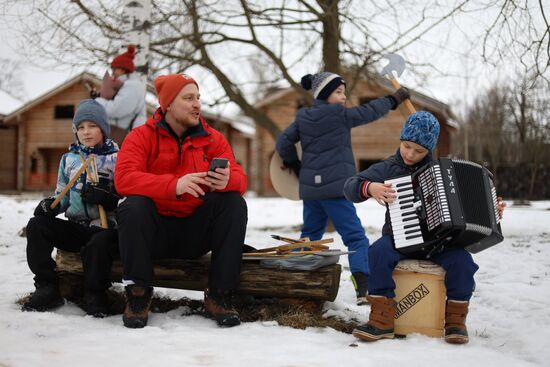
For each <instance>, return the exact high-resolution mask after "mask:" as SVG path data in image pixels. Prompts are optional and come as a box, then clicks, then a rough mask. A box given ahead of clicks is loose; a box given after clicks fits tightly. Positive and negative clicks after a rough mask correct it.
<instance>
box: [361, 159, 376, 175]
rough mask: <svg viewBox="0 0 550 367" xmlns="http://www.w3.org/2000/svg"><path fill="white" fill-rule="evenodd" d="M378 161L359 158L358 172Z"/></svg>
mask: <svg viewBox="0 0 550 367" xmlns="http://www.w3.org/2000/svg"><path fill="white" fill-rule="evenodd" d="M378 162H380V160H379V159H378V160H370V159H360V160H359V172H361V171H364V170H366V169H367V168H369V167H370V166H372V165H373V164H375V163H378Z"/></svg>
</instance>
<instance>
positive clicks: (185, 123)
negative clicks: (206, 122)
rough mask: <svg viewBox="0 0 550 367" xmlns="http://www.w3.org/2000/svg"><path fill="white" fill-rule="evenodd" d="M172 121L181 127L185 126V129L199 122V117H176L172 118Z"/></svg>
mask: <svg viewBox="0 0 550 367" xmlns="http://www.w3.org/2000/svg"><path fill="white" fill-rule="evenodd" d="M174 121H175V122H176V124H178V125H180V126H181V127H184V128H186V129H188V128H190V127H194V126H197V125H198V124H199V118H198V117H197V118H196V119H190V118H186V119H178V118H174Z"/></svg>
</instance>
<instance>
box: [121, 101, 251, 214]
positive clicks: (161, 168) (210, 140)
mask: <svg viewBox="0 0 550 367" xmlns="http://www.w3.org/2000/svg"><path fill="white" fill-rule="evenodd" d="M200 122H201V124H200V125H199V126H198V127H197V128H196V129H193V133H192V134H191V135H190V136H188V137H186V138H185V139H184V141H183V143H181V146H180V143H179V142H178V139H177V138H176V137H175V136H174V135H173V133H170V131H169V130H168V128H167V124H166V122H165V121H164V120H163V117H162V115H161V113H160V109H159V110H157V111H156V112H155V114H154V116H153V117H152V118H150V119H149V120H147V122H146V123H145V125H142V126H139V127H137V128H135V129H133V130H132V131H131V132H130V134H128V136H127V137H126V138H125V139H124V144H123V145H122V148H121V149H120V151H119V153H118V159H117V162H116V168H115V186H116V189H117V191H118V192H119V193H120V194H121V195H123V196H130V195H140V196H146V197H149V198H151V199H153V201H154V202H155V205H156V207H157V210H158V212H159V214H161V215H169V216H176V217H187V216H189V215H191V214H193V212H194V211H195V210H196V209H197V208H198V207H199V206H201V205H202V204H203V203H204V201H203V200H202V199H199V198H195V197H193V196H192V195H190V194H187V193H186V194H183V195H180V196H178V197H176V183H177V180H178V178H180V177H181V176H184V175H186V174H188V173H195V172H206V171H208V168H209V166H210V161H212V159H213V158H216V157H222V158H227V159H229V162H230V167H231V174H230V177H229V182H228V183H227V187H226V188H225V189H224V190H221V191H238V192H240V193H241V195H242V194H244V192H245V190H246V184H247V178H246V175H245V173H244V171H243V169H242V167H241V166H240V165H239V164H238V163H237V162H236V161H235V157H234V156H233V151H232V150H231V147H230V146H229V143H228V142H227V140H226V139H225V137H224V136H223V135H222V134H221V133H220V132H219V131H217V130H214V129H213V128H212V127H210V126H208V124H207V123H206V122H205V121H204V120H203V119H202V117H201V118H200ZM203 190H205V192H208V189H207V188H206V187H203Z"/></svg>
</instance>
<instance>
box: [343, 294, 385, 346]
mask: <svg viewBox="0 0 550 367" xmlns="http://www.w3.org/2000/svg"><path fill="white" fill-rule="evenodd" d="M367 300H368V302H369V303H370V315H369V321H368V322H367V323H366V324H364V325H360V326H358V327H356V328H355V330H353V336H355V337H356V338H359V339H361V340H364V341H367V342H373V341H376V340H380V339H393V337H394V336H395V335H394V333H393V327H394V317H395V301H394V300H393V299H391V298H387V297H383V296H367Z"/></svg>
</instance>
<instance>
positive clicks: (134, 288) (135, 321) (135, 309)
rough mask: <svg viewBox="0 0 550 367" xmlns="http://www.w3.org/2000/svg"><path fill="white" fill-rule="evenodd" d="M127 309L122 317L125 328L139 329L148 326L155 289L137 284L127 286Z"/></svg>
mask: <svg viewBox="0 0 550 367" xmlns="http://www.w3.org/2000/svg"><path fill="white" fill-rule="evenodd" d="M125 291H126V308H125V309H124V314H123V315H122V321H123V322H124V326H126V327H129V328H132V329H139V328H142V327H145V325H147V320H148V318H149V308H150V307H151V298H152V297H153V287H142V286H138V285H135V284H132V285H127V286H126V287H125Z"/></svg>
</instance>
